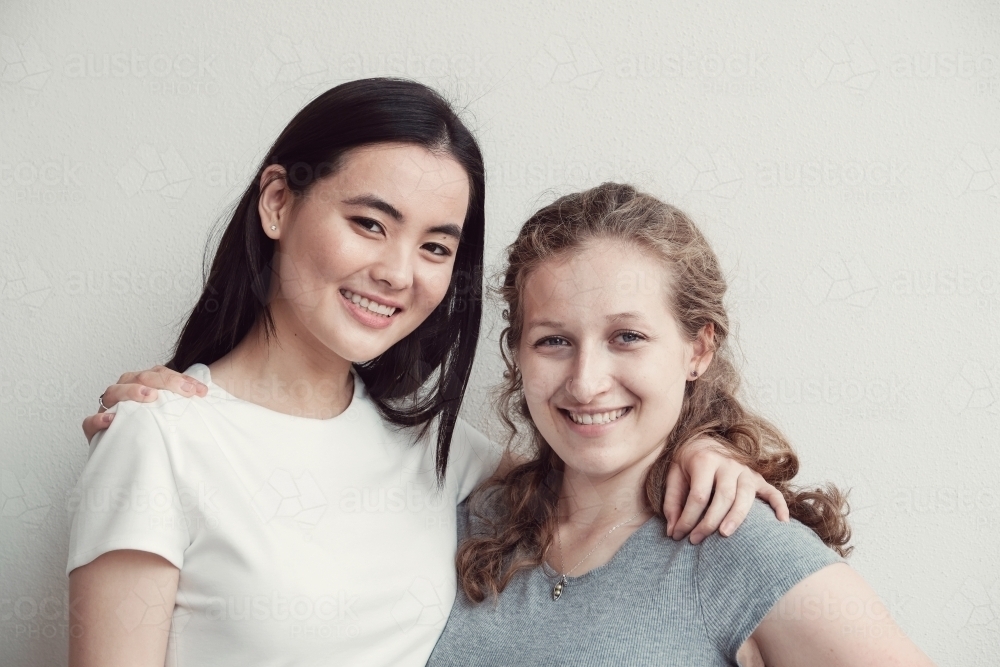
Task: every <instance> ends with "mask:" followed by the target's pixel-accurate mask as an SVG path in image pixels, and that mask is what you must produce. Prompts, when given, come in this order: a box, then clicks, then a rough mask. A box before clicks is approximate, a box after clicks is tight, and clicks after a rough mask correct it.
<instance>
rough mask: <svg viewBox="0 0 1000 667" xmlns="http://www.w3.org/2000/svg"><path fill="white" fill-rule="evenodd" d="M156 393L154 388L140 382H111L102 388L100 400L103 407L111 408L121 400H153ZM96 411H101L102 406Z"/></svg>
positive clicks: (144, 401) (140, 401)
mask: <svg viewBox="0 0 1000 667" xmlns="http://www.w3.org/2000/svg"><path fill="white" fill-rule="evenodd" d="M157 395H158V394H157V392H156V390H155V389H151V388H150V387H144V386H143V385H141V384H113V385H111V386H110V387H108V388H107V389H105V390H104V393H103V394H102V395H101V402H102V403H104V407H106V408H112V407H114V406H115V405H117V404H119V403H121V402H122V401H136V402H138V403H148V402H150V401H155V400H156V397H157ZM98 412H99V413H103V412H104V408H99V409H98Z"/></svg>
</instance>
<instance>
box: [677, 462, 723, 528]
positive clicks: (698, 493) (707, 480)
mask: <svg viewBox="0 0 1000 667" xmlns="http://www.w3.org/2000/svg"><path fill="white" fill-rule="evenodd" d="M714 473H715V468H713V469H712V470H711V472H708V468H707V467H704V466H695V467H694V470H692V471H691V490H690V491H689V492H688V495H687V502H685V503H684V510H683V511H682V512H681V516H680V519H678V521H677V525H676V526H674V530H673V532H672V533H671V534H670V537H672V538H674V539H675V540H681V539H684V536H685V535H687V534H688V533H689V532H691V529H692V528H693V527H694V525H695V524H696V523H698V519H699V518H700V517H701V515H702V514H704V513H705V508H706V507H708V501H709V499H710V498H711V497H712V486H713V484H714V482H715V476H714Z"/></svg>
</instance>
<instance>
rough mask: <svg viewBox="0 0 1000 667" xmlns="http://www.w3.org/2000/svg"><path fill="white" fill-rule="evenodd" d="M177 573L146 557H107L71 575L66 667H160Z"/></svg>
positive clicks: (125, 554) (115, 553)
mask: <svg viewBox="0 0 1000 667" xmlns="http://www.w3.org/2000/svg"><path fill="white" fill-rule="evenodd" d="M179 576H180V570H178V569H177V568H176V567H174V566H173V565H171V564H170V563H169V562H168V561H167V560H166V559H164V558H162V557H160V556H157V555H155V554H151V553H147V552H145V551H132V550H126V551H110V552H108V553H106V554H104V555H102V556H99V557H98V558H96V559H94V560H93V561H91V562H90V563H88V564H87V565H83V566H81V567H78V568H76V569H75V570H73V571H72V572H71V573H70V575H69V599H70V604H69V608H70V610H71V616H72V618H71V619H70V633H69V637H70V639H69V666H70V667H91V666H94V667H99V666H100V667H105V666H110V667H117V666H119V665H122V666H124V665H128V666H129V667H133V666H135V667H142V666H143V665H157V666H161V665H163V663H164V660H165V657H166V652H167V636H168V633H169V630H170V619H171V615H172V612H173V609H174V601H175V597H176V595H177V582H178V579H179Z"/></svg>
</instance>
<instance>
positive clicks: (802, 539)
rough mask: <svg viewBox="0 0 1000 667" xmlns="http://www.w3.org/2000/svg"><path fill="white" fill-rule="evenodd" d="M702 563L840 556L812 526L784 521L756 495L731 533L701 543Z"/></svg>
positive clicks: (763, 563) (766, 563)
mask: <svg viewBox="0 0 1000 667" xmlns="http://www.w3.org/2000/svg"><path fill="white" fill-rule="evenodd" d="M700 547H701V548H700V551H699V563H700V565H701V566H702V567H706V566H707V567H713V568H717V567H734V566H739V567H741V568H745V567H759V568H763V569H770V568H781V567H784V566H785V565H787V563H788V561H790V560H801V559H804V558H811V559H816V558H819V559H823V560H826V559H830V558H833V559H837V558H839V556H837V555H836V554H835V553H834V552H833V551H832V550H831V549H830V548H829V547H827V546H826V545H825V544H824V543H823V541H822V540H821V539H820V538H819V536H818V535H817V534H816V533H815V532H813V531H812V530H811V529H810V528H808V527H807V526H805V525H803V524H802V523H800V522H798V521H796V520H795V519H792V520H790V521H788V522H781V521H779V520H778V518H777V517H776V516H775V514H774V511H773V510H772V509H771V507H770V506H769V505H768V504H767V503H765V502H764V501H763V500H761V499H759V498H758V499H755V500H754V503H753V506H752V507H751V509H750V513H749V514H748V515H747V518H746V520H745V521H744V522H743V524H742V525H740V527H739V528H737V529H736V531H735V532H734V533H733V534H732V535H730V536H729V537H722V536H721V535H719V534H718V533H714V534H713V535H710V536H709V537H707V538H705V540H704V542H702V544H701V545H700Z"/></svg>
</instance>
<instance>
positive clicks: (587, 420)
mask: <svg viewBox="0 0 1000 667" xmlns="http://www.w3.org/2000/svg"><path fill="white" fill-rule="evenodd" d="M567 412H569V411H568V410H567ZM626 412H628V408H621V409H619V410H612V411H611V412H597V413H584V414H579V413H576V412H569V418H570V419H572V420H573V421H574V422H576V423H577V424H610V423H611V422H613V421H616V420H618V419H620V418H621V417H622V415H624V414H625V413H626Z"/></svg>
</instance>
